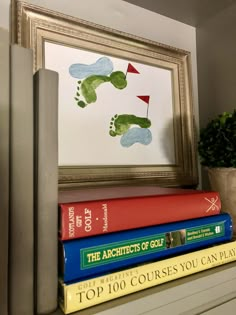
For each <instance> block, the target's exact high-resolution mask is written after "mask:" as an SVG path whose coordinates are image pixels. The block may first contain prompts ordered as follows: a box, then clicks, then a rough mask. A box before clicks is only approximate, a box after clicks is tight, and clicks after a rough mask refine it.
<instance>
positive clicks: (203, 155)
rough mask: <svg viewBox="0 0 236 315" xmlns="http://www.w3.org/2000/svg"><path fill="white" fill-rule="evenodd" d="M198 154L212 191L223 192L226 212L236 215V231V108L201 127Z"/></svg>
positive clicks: (221, 194)
mask: <svg viewBox="0 0 236 315" xmlns="http://www.w3.org/2000/svg"><path fill="white" fill-rule="evenodd" d="M198 153H199V156H200V163H201V164H202V165H203V166H205V167H206V168H207V171H208V177H209V181H210V185H211V188H212V190H216V191H218V192H219V193H220V197H221V203H222V211H224V212H228V213H230V214H231V216H232V219H233V222H234V234H236V110H234V111H233V112H224V113H223V114H220V115H218V116H217V117H216V118H215V119H212V120H211V121H210V122H208V124H207V125H206V127H205V128H202V129H201V130H200V139H199V142H198Z"/></svg>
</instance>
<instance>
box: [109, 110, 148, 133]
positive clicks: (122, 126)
mask: <svg viewBox="0 0 236 315" xmlns="http://www.w3.org/2000/svg"><path fill="white" fill-rule="evenodd" d="M132 125H138V126H139V127H141V128H149V127H150V126H151V121H150V119H148V118H146V117H137V116H135V115H129V114H123V115H115V116H114V117H112V119H111V122H110V131H109V134H110V136H112V137H115V136H121V135H123V134H125V133H126V132H127V131H128V130H129V128H130V127H131V126H132Z"/></svg>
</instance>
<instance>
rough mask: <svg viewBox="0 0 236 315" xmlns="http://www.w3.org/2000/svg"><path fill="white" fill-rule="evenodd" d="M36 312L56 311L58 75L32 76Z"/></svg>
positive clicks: (39, 73) (52, 72)
mask: <svg viewBox="0 0 236 315" xmlns="http://www.w3.org/2000/svg"><path fill="white" fill-rule="evenodd" d="M34 108H35V223H36V224H35V232H36V235H35V236H36V308H37V314H48V313H50V312H52V311H54V310H55V309H56V308H57V292H58V289H57V283H58V272H57V259H58V255H57V247H58V231H57V222H58V218H57V216H58V74H57V73H56V72H54V71H51V70H46V69H40V70H38V71H37V72H36V73H35V75H34Z"/></svg>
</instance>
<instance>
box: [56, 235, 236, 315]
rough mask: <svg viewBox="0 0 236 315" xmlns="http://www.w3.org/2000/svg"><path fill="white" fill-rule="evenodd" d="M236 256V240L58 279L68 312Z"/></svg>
mask: <svg viewBox="0 0 236 315" xmlns="http://www.w3.org/2000/svg"><path fill="white" fill-rule="evenodd" d="M235 260H236V241H232V242H228V243H225V244H221V245H217V246H213V247H210V248H206V249H202V250H198V251H195V252H192V253H188V254H184V255H180V256H176V257H172V258H168V259H164V260H161V261H157V262H152V263H147V264H144V265H141V266H138V267H134V268H130V269H126V270H123V271H118V272H114V273H111V274H108V275H104V276H100V277H96V278H92V279H89V280H85V281H81V282H77V283H74V284H69V285H66V284H64V283H62V282H59V288H60V292H61V293H60V296H59V304H60V307H61V308H62V310H63V311H64V313H65V314H69V313H72V312H75V311H78V310H82V309H85V308H88V307H90V306H93V305H96V304H100V303H103V302H105V301H110V300H113V299H116V298H118V297H121V296H124V295H128V294H130V293H134V292H137V291H141V290H143V289H146V288H150V287H153V286H156V285H158V284H161V283H164V282H168V281H171V280H174V279H178V278H182V277H185V276H188V275H190V274H194V273H197V272H200V271H203V270H206V269H210V268H213V267H216V266H219V265H223V264H226V263H229V262H232V261H235Z"/></svg>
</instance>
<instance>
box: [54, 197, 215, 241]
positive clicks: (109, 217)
mask: <svg viewBox="0 0 236 315" xmlns="http://www.w3.org/2000/svg"><path fill="white" fill-rule="evenodd" d="M59 206H60V212H59V220H60V228H59V231H60V238H61V239H62V240H69V239H75V238H80V237H87V236H92V235H98V234H105V233H111V232H116V231H122V230H128V229H135V228H140V227H145V226H151V225H158V224H164V223H170V222H177V221H182V220H189V219H194V218H200V217H204V216H211V215H216V214H219V213H220V210H221V202H220V197H219V194H218V192H211V191H209V192H202V193H189V194H184V195H168V196H167V195H165V196H164V195H162V196H161V195H157V196H145V197H132V198H119V199H110V200H96V201H83V202H73V203H62V204H60V205H59Z"/></svg>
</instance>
